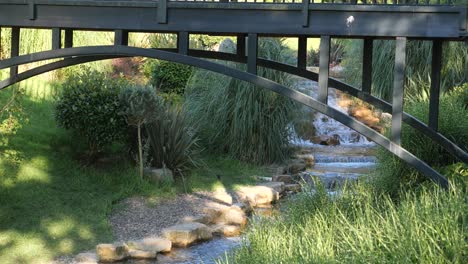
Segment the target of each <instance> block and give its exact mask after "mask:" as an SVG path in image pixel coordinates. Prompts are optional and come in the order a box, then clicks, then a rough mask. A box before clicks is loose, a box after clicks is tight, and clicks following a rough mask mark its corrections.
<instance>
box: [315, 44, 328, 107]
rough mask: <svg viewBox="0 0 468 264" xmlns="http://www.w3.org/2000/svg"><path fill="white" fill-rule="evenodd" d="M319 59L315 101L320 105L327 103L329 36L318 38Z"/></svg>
mask: <svg viewBox="0 0 468 264" xmlns="http://www.w3.org/2000/svg"><path fill="white" fill-rule="evenodd" d="M319 52H320V58H319V78H318V85H319V91H318V96H317V100H318V101H319V102H321V103H324V104H327V102H328V78H329V68H330V36H322V37H320V50H319Z"/></svg>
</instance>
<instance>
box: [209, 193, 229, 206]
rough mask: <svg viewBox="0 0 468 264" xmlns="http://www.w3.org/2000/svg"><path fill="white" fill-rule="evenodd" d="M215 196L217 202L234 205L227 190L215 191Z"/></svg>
mask: <svg viewBox="0 0 468 264" xmlns="http://www.w3.org/2000/svg"><path fill="white" fill-rule="evenodd" d="M213 198H214V199H215V200H217V202H221V203H224V204H227V205H232V196H231V195H230V194H228V193H226V192H215V193H213Z"/></svg>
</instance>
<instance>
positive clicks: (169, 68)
mask: <svg viewBox="0 0 468 264" xmlns="http://www.w3.org/2000/svg"><path fill="white" fill-rule="evenodd" d="M191 73H192V68H191V67H190V66H187V65H184V64H178V63H173V62H168V61H159V60H148V62H147V63H146V65H145V75H146V76H147V77H148V78H149V79H150V84H151V85H152V86H154V87H156V89H158V91H159V92H161V93H175V94H183V93H184V90H185V85H186V84H187V80H188V79H189V77H190V74H191Z"/></svg>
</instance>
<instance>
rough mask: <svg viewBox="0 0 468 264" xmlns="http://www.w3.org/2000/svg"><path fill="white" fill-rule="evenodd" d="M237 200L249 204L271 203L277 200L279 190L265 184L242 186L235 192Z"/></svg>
mask: <svg viewBox="0 0 468 264" xmlns="http://www.w3.org/2000/svg"><path fill="white" fill-rule="evenodd" d="M236 194H237V196H238V197H239V200H240V201H242V202H245V203H248V204H249V205H250V206H258V205H261V204H271V203H272V202H275V201H277V200H279V192H277V191H275V190H273V189H272V188H269V187H267V186H243V187H240V188H239V190H238V191H237V192H236Z"/></svg>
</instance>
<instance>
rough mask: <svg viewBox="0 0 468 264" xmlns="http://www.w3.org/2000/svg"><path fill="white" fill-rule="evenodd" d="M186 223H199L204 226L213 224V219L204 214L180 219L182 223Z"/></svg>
mask: <svg viewBox="0 0 468 264" xmlns="http://www.w3.org/2000/svg"><path fill="white" fill-rule="evenodd" d="M187 222H196V223H201V224H204V225H209V224H211V223H213V218H212V217H210V216H209V215H206V214H203V215H200V216H186V217H184V218H183V219H182V223H187Z"/></svg>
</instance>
